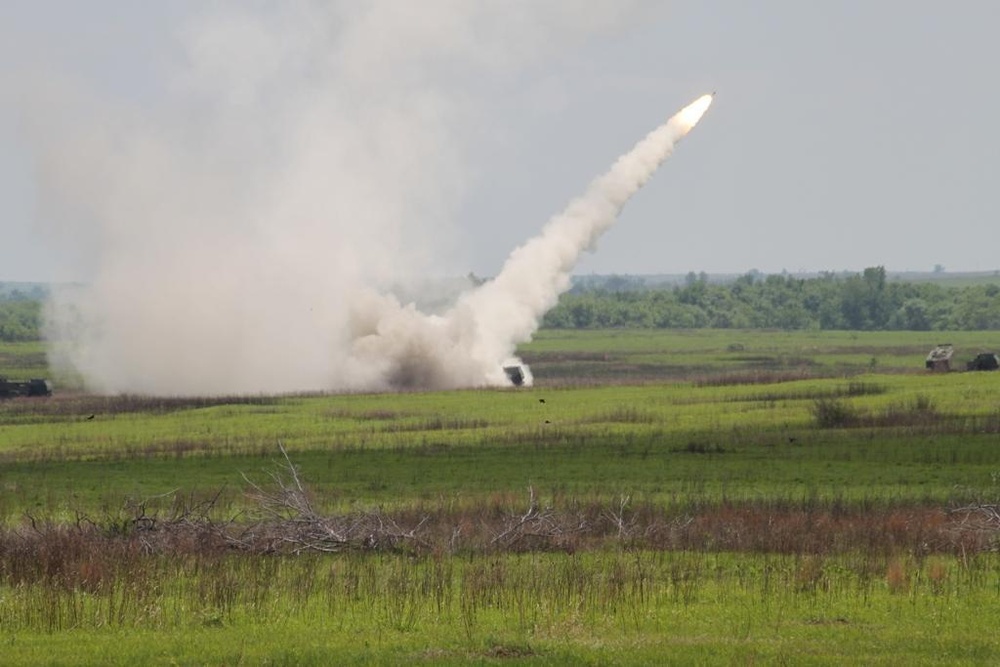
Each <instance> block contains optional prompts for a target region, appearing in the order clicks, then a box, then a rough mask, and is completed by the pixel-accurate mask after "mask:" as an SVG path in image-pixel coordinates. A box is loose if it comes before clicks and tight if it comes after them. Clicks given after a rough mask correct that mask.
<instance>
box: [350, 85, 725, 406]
mask: <svg viewBox="0 0 1000 667" xmlns="http://www.w3.org/2000/svg"><path fill="white" fill-rule="evenodd" d="M712 99H713V95H703V96H702V97H700V98H698V99H697V100H695V101H694V102H692V103H691V104H689V105H688V106H686V107H684V108H683V109H682V110H681V111H679V112H678V113H677V114H675V115H674V116H673V117H671V118H670V119H669V120H668V121H667V122H666V123H664V124H663V125H661V126H660V127H658V128H656V129H655V130H653V131H652V132H650V133H649V134H648V135H647V136H646V137H645V138H644V139H642V140H641V141H640V142H639V143H638V144H636V145H635V147H633V148H632V150H630V151H629V152H628V153H626V154H624V155H622V156H621V157H620V158H619V159H618V160H617V161H616V162H615V163H614V165H613V166H612V167H611V169H610V170H609V171H608V172H607V173H606V174H604V175H603V176H601V177H599V178H597V179H596V180H595V181H594V182H593V183H591V185H590V187H589V188H588V189H587V191H586V192H585V193H584V194H583V195H582V196H581V197H579V198H577V199H575V200H573V201H572V202H571V203H570V204H569V206H568V207H567V208H566V210H564V211H563V212H562V213H560V214H558V215H557V216H555V217H554V218H552V219H551V220H550V221H549V222H548V224H547V225H546V226H545V227H544V229H543V230H542V232H541V234H539V235H538V236H536V237H534V238H532V239H531V240H529V241H528V242H527V243H525V244H524V245H522V246H520V247H519V248H517V249H516V250H514V251H513V252H512V253H511V254H510V256H509V257H508V258H507V261H506V262H505V264H504V266H503V268H502V270H501V271H500V273H499V274H498V275H497V276H496V278H494V279H493V280H492V281H490V282H488V283H486V284H484V285H481V286H480V287H478V288H477V289H475V290H474V291H471V292H469V293H467V294H465V295H464V296H463V297H461V298H460V300H459V302H458V303H457V305H456V306H455V307H454V308H453V309H452V310H451V311H450V312H448V313H446V314H445V315H444V316H443V317H442V318H422V319H423V321H422V323H421V324H422V326H419V325H417V324H418V320H420V319H421V318H420V316H419V314H417V313H416V312H415V311H410V312H408V313H407V312H406V311H399V310H395V311H394V312H393V313H392V314H391V316H390V318H389V319H388V320H387V321H386V322H383V323H380V325H379V326H377V327H376V329H377V330H376V332H373V333H372V334H371V335H368V336H364V337H362V338H361V339H360V340H358V341H357V342H356V343H355V352H356V356H357V354H360V355H361V356H363V357H368V360H367V363H368V364H371V363H378V361H379V360H381V361H382V363H387V364H388V367H384V368H383V369H382V370H383V372H386V371H388V375H387V377H386V379H388V381H389V382H390V383H391V384H397V385H418V386H424V387H437V388H443V387H449V386H477V385H494V386H502V385H504V384H509V383H510V379H509V378H508V377H507V376H506V374H505V372H504V371H503V366H505V365H508V364H520V361H519V360H517V359H515V358H513V357H512V355H513V353H514V350H515V347H516V346H517V345H518V344H519V343H522V342H525V341H527V340H529V339H530V338H531V336H532V334H533V333H534V332H535V331H536V330H537V329H538V327H539V324H540V322H541V319H542V316H543V315H544V314H545V313H546V312H547V311H548V310H549V309H550V308H552V307H553V306H555V305H556V302H557V300H558V298H559V295H560V294H562V293H563V292H564V291H566V290H567V289H568V288H569V286H570V274H571V272H572V269H573V267H574V266H575V265H576V263H577V260H578V259H579V257H580V254H581V253H582V252H583V251H584V250H587V249H591V248H593V246H594V243H595V242H596V241H597V239H598V237H600V235H601V234H602V233H604V232H605V231H606V230H607V229H608V228H609V227H611V225H613V224H614V222H615V220H616V219H617V216H618V214H619V212H620V211H621V209H622V207H623V206H624V205H625V203H626V202H627V201H628V200H629V198H631V197H632V195H634V194H635V193H636V192H637V191H638V190H639V189H640V188H641V187H642V186H643V185H645V184H646V182H647V181H648V180H649V179H650V177H651V176H652V175H653V173H654V172H655V171H656V169H657V168H658V167H659V166H660V164H661V163H662V162H663V161H664V160H665V159H666V158H667V157H669V156H670V154H671V153H672V152H673V149H674V146H675V145H676V144H677V142H678V141H680V140H681V139H683V138H684V137H685V136H686V135H687V133H688V132H690V131H691V129H692V128H693V127H694V126H695V125H696V124H697V123H698V121H699V120H700V119H701V117H702V115H704V113H705V112H706V111H707V110H708V107H709V105H710V104H711V103H712ZM403 313H406V314H405V315H403ZM401 315H402V316H401ZM401 320H406V324H405V325H404V324H403V322H402V321H401ZM416 332H419V333H418V335H416V336H414V333H416ZM525 370H526V369H525ZM526 379H527V381H528V382H529V383H530V381H531V376H530V373H528V375H527V378H526Z"/></svg>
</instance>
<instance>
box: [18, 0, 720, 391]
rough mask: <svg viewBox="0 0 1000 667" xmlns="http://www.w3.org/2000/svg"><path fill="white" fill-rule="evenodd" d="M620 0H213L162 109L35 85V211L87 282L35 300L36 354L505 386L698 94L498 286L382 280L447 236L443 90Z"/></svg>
mask: <svg viewBox="0 0 1000 667" xmlns="http://www.w3.org/2000/svg"><path fill="white" fill-rule="evenodd" d="M626 5H627V3H622V2H620V1H618V0H609V1H608V2H601V3H589V4H588V11H587V12H579V10H578V5H577V4H576V3H571V2H566V3H562V2H548V3H536V2H532V1H531V0H523V1H510V2H508V1H504V2H500V1H499V0H498V1H496V2H488V1H484V2H477V3H467V2H464V1H462V0H438V1H437V2H422V3H396V2H373V3H363V4H362V3H350V2H344V3H332V4H331V3H324V4H323V5H322V6H320V4H319V3H317V4H312V3H297V4H292V3H288V4H287V5H283V6H281V8H280V9H273V8H272V9H271V10H269V12H268V13H254V12H253V11H251V10H248V9H245V8H242V7H233V8H229V9H225V10H219V9H217V10H216V13H214V14H212V15H210V16H207V17H204V18H203V19H202V20H201V21H199V22H198V23H197V24H195V25H193V26H192V27H191V28H190V29H189V30H187V31H186V32H185V33H184V35H183V39H182V47H183V48H182V54H183V60H185V61H186V63H187V65H186V66H185V67H183V68H181V69H178V70H175V71H173V72H172V73H171V74H170V76H169V77H168V81H167V86H166V88H167V92H166V93H165V94H164V95H165V99H163V100H158V101H157V102H156V104H152V105H147V108H142V107H136V106H134V105H133V106H127V105H121V104H118V105H115V104H112V103H110V102H108V101H107V100H103V99H101V100H95V99H90V100H86V101H84V96H82V95H80V93H79V92H73V93H68V92H65V91H64V92H62V93H59V94H51V93H50V97H48V98H47V99H42V98H40V97H36V98H35V104H36V106H37V109H36V112H37V113H35V114H34V117H35V118H36V119H37V123H38V125H37V128H36V130H37V131H36V135H37V137H38V141H40V142H41V143H42V148H43V150H42V151H41V154H40V155H41V157H40V159H39V169H40V173H41V176H42V179H43V180H42V182H43V191H42V193H41V194H42V198H43V201H44V202H45V206H46V209H45V212H46V214H47V215H48V216H49V217H50V218H51V219H53V220H56V221H60V224H61V225H62V227H61V229H60V234H61V235H62V236H63V237H64V238H66V239H68V240H69V241H70V242H72V243H74V244H76V245H77V246H78V249H80V253H79V254H80V256H81V258H82V259H83V260H85V261H86V262H87V263H88V264H89V266H90V268H91V272H92V276H93V277H92V278H91V279H90V280H88V281H87V283H86V285H85V286H84V287H80V288H77V289H74V290H67V291H66V292H64V293H61V294H59V295H57V297H56V298H54V299H53V302H52V304H51V305H50V308H49V312H48V327H49V332H50V338H51V339H52V340H53V351H52V354H51V356H52V358H53V361H54V362H55V363H57V364H65V365H68V366H70V367H72V368H74V369H76V370H77V371H79V372H80V373H81V374H82V376H83V377H84V378H85V381H86V383H87V385H88V387H89V388H91V389H93V390H96V391H104V392H139V393H150V394H172V395H180V394H219V393H252V392H290V391H306V390H380V389H387V388H400V387H420V388H449V387H460V386H484V385H504V384H508V383H509V380H508V379H507V377H506V375H505V374H504V372H503V370H502V366H503V365H504V364H505V363H510V362H511V361H512V359H511V355H512V354H513V352H514V349H515V347H516V345H517V344H518V343H520V342H523V341H526V340H528V339H529V338H530V336H531V335H532V334H533V333H534V331H535V330H536V329H537V327H538V324H539V321H540V319H541V317H542V315H544V313H545V312H546V311H547V310H548V309H549V308H551V307H552V306H553V305H555V303H556V300H557V298H558V296H559V294H560V293H561V292H562V291H564V290H565V289H566V288H567V287H568V285H569V276H570V271H571V270H572V268H573V266H574V264H575V263H576V261H577V258H578V257H579V255H580V253H581V252H583V251H584V250H585V249H587V248H589V247H591V246H592V244H593V242H594V241H595V240H596V239H597V237H598V236H599V235H600V234H601V233H602V232H603V231H605V230H606V229H607V228H608V227H609V226H610V225H611V224H612V223H613V222H614V220H615V217H616V216H617V213H618V211H619V210H620V209H621V207H622V206H623V205H624V203H625V201H626V200H627V199H628V198H629V196H631V195H632V194H633V193H634V192H635V191H636V190H637V189H638V188H639V187H641V186H642V184H643V183H645V182H646V180H647V179H648V178H649V177H650V175H651V174H652V173H653V171H654V170H655V169H656V167H657V166H658V165H659V163H660V162H661V161H662V160H663V159H664V158H665V157H666V156H667V155H669V153H670V152H671V150H672V148H673V145H674V143H675V142H676V141H677V140H678V139H680V138H681V137H682V136H683V135H684V134H685V133H686V132H687V131H688V130H689V129H690V128H691V127H692V126H693V125H694V123H695V122H697V117H695V115H693V114H694V112H693V111H691V109H692V108H695V107H696V106H697V111H698V114H697V115H698V116H700V113H702V112H704V110H705V108H707V106H708V103H709V102H710V101H711V98H709V97H707V96H706V97H705V98H701V99H700V100H698V101H697V102H695V103H694V104H693V105H691V107H689V108H688V109H687V110H685V111H684V112H681V113H680V114H678V115H677V116H675V117H674V119H672V120H671V121H670V122H669V123H667V124H666V125H664V126H662V127H660V128H659V129H657V130H655V131H654V132H653V133H651V134H650V135H649V136H648V137H647V138H646V139H645V140H644V141H642V142H640V144H638V145H637V146H636V148H635V149H633V151H631V152H630V153H628V154H627V155H625V156H623V157H622V158H621V159H619V161H618V162H617V163H616V164H615V165H614V166H613V168H612V169H611V171H609V172H608V173H607V174H606V175H605V176H603V177H601V178H599V179H597V180H596V181H594V183H593V184H592V185H591V186H590V188H589V189H588V190H587V191H586V193H585V194H584V195H583V196H582V197H580V198H579V199H577V200H575V201H574V202H572V203H571V204H570V206H569V207H568V208H567V209H566V211H564V212H563V213H562V214H560V215H558V216H556V217H555V218H553V219H552V220H550V221H549V223H548V224H547V225H546V226H545V227H544V229H543V230H542V232H541V234H540V235H539V236H538V237H536V238H534V239H532V240H530V241H528V242H527V243H525V244H524V245H523V246H521V247H520V248H518V249H516V250H515V251H514V252H513V253H512V254H511V255H510V257H509V258H508V260H507V262H506V264H505V265H504V267H503V270H502V271H501V272H500V273H499V274H498V275H497V277H496V278H495V279H494V280H492V281H490V282H487V283H485V284H483V285H482V286H479V287H476V288H473V287H472V286H471V285H470V286H469V288H468V289H467V290H466V291H465V292H464V293H463V294H462V295H461V296H459V297H458V298H457V300H456V301H455V302H454V303H453V305H452V306H451V307H450V308H447V309H443V310H441V311H439V312H438V313H437V314H426V313H424V312H421V311H420V310H418V308H417V307H416V306H415V305H413V304H410V303H404V302H401V301H400V300H399V299H398V298H397V297H395V296H393V293H392V289H391V288H392V287H393V286H394V285H399V284H401V283H403V284H405V283H407V282H412V279H413V276H417V275H420V274H421V273H422V272H424V271H425V270H426V268H427V266H428V265H429V262H430V261H431V260H432V259H433V258H434V257H435V256H436V254H437V253H440V252H443V251H446V250H447V248H445V249H442V248H441V243H442V241H443V240H445V239H448V238H450V237H451V236H452V232H453V230H452V229H451V227H450V225H451V221H452V219H453V217H454V208H455V202H456V201H458V200H459V198H460V196H461V194H462V189H463V183H462V173H463V168H462V167H463V161H464V160H465V159H466V156H464V155H463V154H462V151H461V147H462V145H463V142H462V138H463V137H462V131H463V128H467V127H468V126H469V123H472V122H474V121H475V108H474V105H473V104H472V103H471V101H470V99H471V96H470V95H469V93H468V90H467V88H468V86H467V85H466V86H463V85H459V84H456V83H455V82H456V81H467V80H469V78H470V77H472V79H475V77H478V76H487V75H491V74H493V75H496V74H498V73H504V72H514V71H516V70H517V68H518V67H520V66H521V65H522V64H524V62H526V61H527V60H528V59H530V58H532V57H540V56H541V55H542V54H543V53H544V51H545V50H546V49H548V48H551V47H552V45H553V44H558V43H560V41H565V40H573V39H578V38H581V37H583V36H586V35H587V34H588V33H590V32H593V31H595V30H596V29H597V28H598V27H599V26H602V25H608V24H609V23H613V22H614V20H615V19H618V18H620V17H621V16H622V15H623V13H624V12H625V11H626V10H625V9H623V8H624V7H626ZM213 6H215V5H213ZM582 14H586V15H587V16H586V17H582V16H581V15H582ZM511 34H516V35H518V39H517V40H516V44H513V43H510V40H508V39H506V38H505V35H511ZM456 68H458V70H459V71H456ZM67 100H72V102H71V103H70V104H67V103H66V101H67ZM59 109H64V110H66V111H63V112H60V111H57V110H59ZM150 109H155V111H151V110H150Z"/></svg>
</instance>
